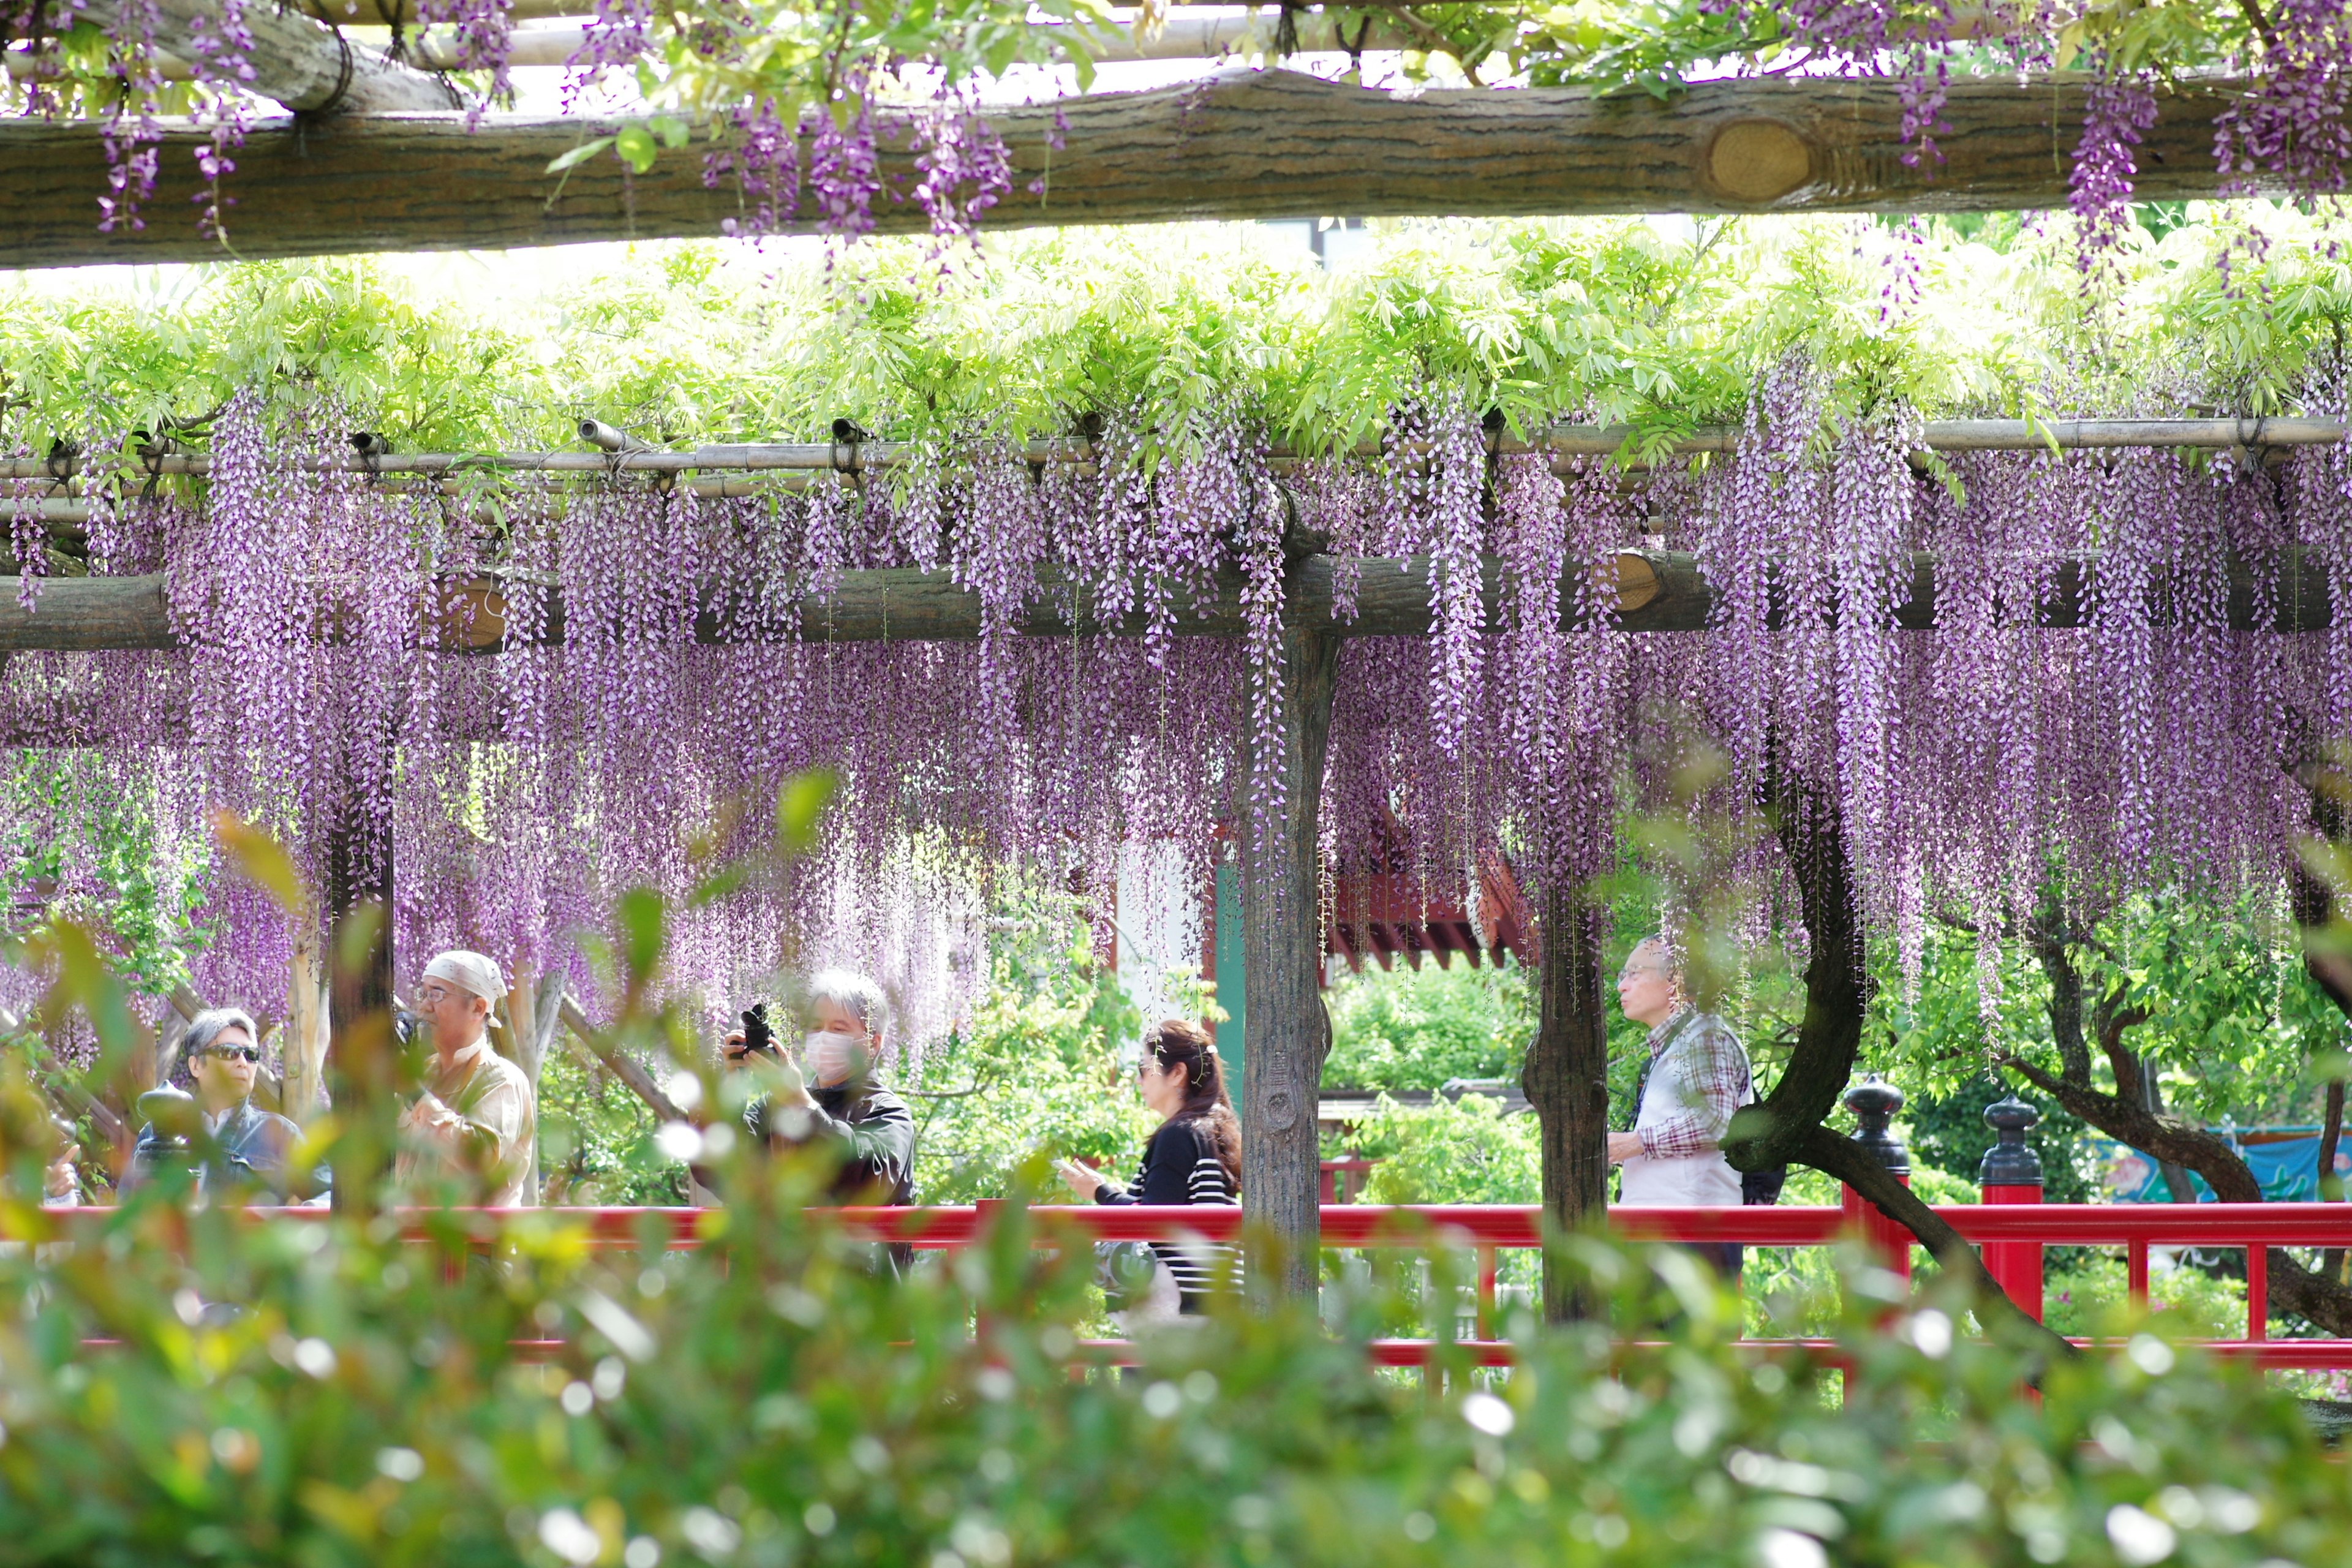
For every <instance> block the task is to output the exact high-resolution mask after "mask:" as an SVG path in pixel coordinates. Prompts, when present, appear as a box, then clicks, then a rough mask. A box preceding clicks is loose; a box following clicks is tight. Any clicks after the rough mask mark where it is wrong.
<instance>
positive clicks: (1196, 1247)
mask: <svg viewBox="0 0 2352 1568" xmlns="http://www.w3.org/2000/svg"><path fill="white" fill-rule="evenodd" d="M1135 1079H1136V1085H1137V1087H1138V1088H1139V1089H1141V1090H1142V1093H1143V1103H1144V1104H1145V1105H1147V1106H1149V1107H1150V1108H1151V1109H1152V1110H1155V1111H1157V1112H1159V1113H1160V1116H1161V1117H1162V1118H1163V1120H1162V1121H1160V1130H1159V1131H1156V1132H1154V1133H1152V1135H1151V1142H1150V1143H1149V1144H1148V1145H1146V1146H1145V1148H1144V1151H1143V1167H1142V1169H1141V1170H1139V1171H1138V1172H1137V1173H1136V1175H1135V1184H1134V1185H1133V1186H1132V1187H1121V1186H1120V1185H1119V1184H1118V1183H1116V1182H1112V1181H1108V1180H1106V1179H1105V1178H1104V1177H1103V1176H1102V1175H1101V1174H1100V1173H1098V1172H1096V1171H1092V1170H1089V1169H1087V1167H1086V1166H1084V1165H1081V1164H1079V1163H1076V1161H1072V1160H1065V1161H1063V1162H1062V1164H1061V1174H1062V1180H1063V1181H1065V1182H1066V1183H1068V1184H1069V1187H1070V1190H1071V1191H1072V1192H1073V1193H1076V1194H1077V1195H1078V1196H1079V1197H1080V1198H1081V1199H1091V1200H1092V1201H1094V1202H1096V1203H1098V1204H1151V1205H1162V1204H1164V1205H1192V1204H1216V1205H1225V1206H1231V1205H1234V1204H1237V1203H1239V1202H1240V1201H1241V1192H1242V1124H1241V1119H1240V1118H1238V1117H1236V1116H1235V1115H1234V1102H1233V1100H1231V1099H1229V1098H1228V1097H1227V1096H1226V1093H1225V1069H1224V1064H1223V1062H1222V1061H1221V1060H1219V1059H1218V1057H1217V1047H1216V1044H1215V1042H1213V1041H1212V1040H1211V1039H1210V1038H1209V1036H1208V1033H1207V1031H1205V1030H1203V1029H1202V1027H1201V1026H1199V1025H1197V1024H1192V1023H1187V1022H1185V1021H1184V1020H1183V1019H1181V1018H1171V1019H1169V1020H1168V1021H1167V1022H1166V1023H1163V1024H1161V1025H1160V1026H1159V1027H1158V1028H1156V1029H1154V1030H1152V1031H1151V1032H1150V1034H1148V1035H1146V1036H1145V1037H1144V1038H1143V1055H1142V1058H1141V1059H1139V1061H1138V1062H1137V1063H1136V1067H1135ZM1151 1250H1152V1251H1153V1252H1154V1253H1155V1254H1157V1255H1158V1257H1159V1259H1160V1263H1161V1265H1163V1268H1162V1269H1161V1270H1160V1273H1161V1274H1163V1275H1164V1276H1166V1278H1164V1279H1159V1280H1157V1281H1156V1283H1157V1284H1158V1285H1159V1286H1160V1287H1161V1289H1160V1290H1159V1291H1158V1292H1157V1294H1159V1295H1160V1296H1161V1297H1162V1298H1164V1297H1165V1296H1166V1295H1167V1294H1168V1293H1169V1292H1168V1290H1167V1289H1166V1288H1167V1287H1168V1286H1170V1285H1171V1284H1172V1287H1173V1294H1174V1295H1175V1297H1176V1310H1177V1312H1178V1313H1180V1314H1182V1315H1187V1316H1190V1315H1194V1314H1197V1313H1199V1312H1200V1311H1201V1310H1202V1308H1203V1306H1204V1304H1205V1301H1206V1299H1207V1297H1208V1296H1209V1294H1210V1293H1211V1292H1213V1291H1214V1290H1217V1289H1223V1288H1226V1287H1229V1286H1230V1285H1231V1284H1232V1283H1233V1278H1234V1258H1235V1253H1234V1248H1232V1247H1216V1246H1211V1245H1208V1244H1206V1243H1201V1242H1154V1243H1152V1244H1151ZM1163 1315H1165V1309H1164V1306H1163V1307H1162V1308H1161V1310H1159V1311H1152V1310H1140V1311H1139V1310H1136V1309H1130V1310H1129V1317H1137V1316H1141V1317H1146V1318H1150V1317H1159V1316H1163Z"/></svg>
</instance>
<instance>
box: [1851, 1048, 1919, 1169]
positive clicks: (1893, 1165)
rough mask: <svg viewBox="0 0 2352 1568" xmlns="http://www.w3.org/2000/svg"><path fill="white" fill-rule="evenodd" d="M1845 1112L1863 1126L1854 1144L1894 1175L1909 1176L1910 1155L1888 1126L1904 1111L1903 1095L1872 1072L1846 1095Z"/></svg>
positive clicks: (1855, 1136) (1857, 1133) (1855, 1134)
mask: <svg viewBox="0 0 2352 1568" xmlns="http://www.w3.org/2000/svg"><path fill="white" fill-rule="evenodd" d="M1845 1108H1846V1109H1847V1110H1851V1111H1853V1119H1854V1120H1855V1121H1858V1122H1860V1123H1861V1124H1862V1125H1861V1128H1860V1129H1859V1130H1858V1131H1856V1132H1855V1133H1854V1135H1853V1141H1854V1142H1857V1143H1859V1144H1861V1145H1862V1146H1863V1147H1864V1149H1867V1150H1869V1151H1870V1154H1871V1157H1872V1158H1873V1159H1874V1160H1876V1161H1877V1162H1878V1163H1880V1164H1882V1165H1884V1166H1885V1167H1886V1168H1887V1169H1888V1170H1889V1171H1892V1172H1893V1173H1895V1174H1896V1175H1898V1176H1907V1175H1909V1174H1910V1173H1911V1151H1910V1150H1908V1149H1906V1148H1905V1147H1904V1146H1903V1141H1902V1140H1901V1139H1899V1138H1897V1137H1895V1134H1894V1133H1893V1132H1892V1131H1889V1130H1888V1125H1887V1124H1888V1123H1889V1122H1891V1121H1894V1120H1895V1112H1896V1111H1898V1110H1902V1109H1903V1091H1902V1090H1901V1089H1897V1088H1895V1086H1894V1085H1893V1084H1891V1083H1888V1082H1887V1081H1886V1080H1885V1079H1882V1078H1880V1077H1879V1076H1878V1075H1877V1074H1876V1073H1864V1075H1863V1079H1862V1081H1861V1082H1860V1083H1858V1084H1855V1085H1854V1086H1853V1088H1852V1089H1847V1090H1846V1091H1845Z"/></svg>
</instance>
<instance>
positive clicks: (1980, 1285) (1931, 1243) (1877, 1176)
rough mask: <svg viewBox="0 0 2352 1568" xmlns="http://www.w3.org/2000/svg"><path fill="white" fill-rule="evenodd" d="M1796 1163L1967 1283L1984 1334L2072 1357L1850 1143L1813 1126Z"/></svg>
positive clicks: (1935, 1218) (1970, 1251) (1955, 1236)
mask: <svg viewBox="0 0 2352 1568" xmlns="http://www.w3.org/2000/svg"><path fill="white" fill-rule="evenodd" d="M1798 1157H1799V1158H1800V1159H1801V1160H1802V1161H1803V1162H1804V1163H1806V1164H1808V1165H1811V1166H1812V1167H1813V1168H1814V1169H1815V1170H1817V1171H1822V1172H1826V1173H1828V1174H1830V1175H1832V1176H1835V1177H1836V1178H1837V1179H1838V1180H1839V1181H1841V1182H1843V1183H1844V1184H1846V1185H1847V1186H1849V1187H1852V1188H1853V1190H1854V1191H1855V1192H1857V1193H1859V1194H1862V1195H1863V1197H1864V1199H1865V1200H1867V1201H1868V1202H1869V1204H1870V1205H1871V1207H1873V1208H1874V1209H1876V1210H1877V1211H1878V1212H1879V1213H1880V1214H1883V1215H1885V1216H1886V1217H1887V1218H1888V1219H1891V1220H1893V1221H1894V1222H1895V1224H1897V1225H1899V1226H1902V1227H1903V1228H1904V1229H1906V1230H1907V1231H1909V1232H1910V1233H1911V1234H1912V1235H1913V1236H1915V1237H1918V1238H1919V1244H1920V1245H1921V1246H1922V1247H1926V1248H1927V1251H1928V1253H1929V1255H1930V1256H1932V1257H1933V1258H1935V1259H1936V1262H1937V1264H1938V1265H1939V1266H1940V1267H1941V1268H1943V1270H1944V1272H1945V1273H1946V1274H1948V1275H1950V1276H1951V1277H1952V1278H1954V1279H1960V1280H1964V1281H1966V1282H1967V1283H1968V1285H1969V1290H1970V1293H1971V1295H1972V1296H1973V1297H1974V1300H1973V1303H1972V1306H1973V1309H1974V1310H1975V1312H1976V1315H1977V1321H1978V1322H1979V1324H1981V1325H1982V1326H1983V1328H1984V1330H1985V1331H1986V1332H1987V1333H1989V1334H1991V1335H1993V1336H1994V1337H1995V1338H1997V1339H2005V1340H2010V1341H2012V1342H2026V1343H2030V1344H2032V1347H2033V1348H2034V1349H2035V1350H2036V1351H2038V1352H2042V1353H2043V1354H2044V1355H2073V1354H2074V1346H2073V1345H2071V1344H2068V1343H2067V1342H2066V1341H2065V1340H2064V1339H2063V1337H2062V1336H2060V1335H2059V1334H2058V1333H2057V1332H2056V1331H2053V1330H2052V1329H2051V1328H2049V1327H2048V1326H2047V1325H2045V1324H2042V1323H2038V1322H2036V1321H2033V1319H2032V1318H2031V1317H2030V1316H2028V1315H2027V1313H2026V1311H2025V1309H2024V1308H2022V1307H2020V1306H2019V1305H2018V1304H2017V1303H2016V1302H2014V1301H2012V1300H2010V1299H2009V1292H2008V1291H2006V1290H2003V1289H2001V1288H2000V1281H1999V1280H1997V1279H1994V1278H1993V1277H1992V1272H1991V1270H1990V1269H1988V1268H1986V1267H1985V1265H1984V1259H1983V1258H1980V1257H1979V1256H1978V1254H1977V1249H1976V1248H1975V1247H1971V1246H1969V1243H1968V1240H1967V1238H1965V1237H1962V1236H1961V1235H1960V1233H1959V1232H1958V1231H1957V1230H1955V1229H1953V1228H1952V1226H1951V1224H1950V1222H1948V1220H1946V1219H1945V1218H1944V1217H1943V1215H1939V1214H1937V1212H1936V1211H1935V1210H1934V1209H1932V1208H1929V1207H1928V1206H1927V1204H1925V1203H1924V1202H1922V1201H1921V1200H1920V1198H1919V1196H1918V1194H1916V1193H1914V1192H1913V1191H1912V1190H1911V1189H1910V1188H1909V1187H1906V1186H1905V1185H1904V1184H1902V1183H1901V1182H1899V1181H1897V1180H1895V1176H1894V1173H1892V1172H1890V1171H1888V1170H1887V1169H1886V1167H1885V1166H1884V1165H1882V1164H1880V1163H1878V1162H1877V1161H1876V1160H1875V1159H1874V1158H1872V1157H1871V1155H1870V1153H1869V1152H1867V1151H1866V1150H1864V1148H1863V1147H1862V1146H1861V1145H1860V1144H1858V1143H1856V1142H1853V1140H1852V1139H1851V1138H1843V1137H1840V1136H1839V1135H1838V1134H1837V1133H1835V1132H1833V1131H1831V1130H1830V1129H1829V1128H1827V1127H1820V1126H1816V1127H1813V1128H1811V1130H1809V1131H1807V1132H1806V1134H1805V1136H1804V1138H1803V1140H1802V1142H1801V1147H1800V1152H1799V1155H1798Z"/></svg>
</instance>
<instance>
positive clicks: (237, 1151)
mask: <svg viewBox="0 0 2352 1568" xmlns="http://www.w3.org/2000/svg"><path fill="white" fill-rule="evenodd" d="M260 1035H261V1031H260V1030H259V1029H257V1028H256V1027H255V1026H254V1022H253V1018H252V1016H251V1015H249V1014H247V1012H245V1011H244V1009H242V1008H238V1007H214V1008H210V1009H208V1010H207V1011H205V1012H202V1013H199V1014H197V1015H196V1016H195V1018H194V1021H193V1022H191V1023H190V1024H189V1025H188V1032H187V1035H186V1036H185V1037H184V1038H183V1040H182V1041H181V1046H180V1058H181V1060H183V1061H184V1062H185V1063H187V1067H188V1078H189V1080H190V1081H191V1082H193V1083H194V1085H195V1095H194V1100H193V1102H191V1101H190V1100H188V1099H187V1097H185V1096H184V1095H182V1094H180V1093H179V1092H178V1091H177V1090H172V1091H169V1092H168V1093H167V1094H165V1095H162V1096H157V1095H142V1096H141V1097H140V1098H141V1100H142V1101H152V1102H153V1103H154V1104H155V1105H156V1106H158V1107H162V1106H165V1105H167V1104H168V1103H169V1102H170V1101H173V1100H177V1101H178V1102H179V1105H178V1108H177V1111H176V1113H175V1114H171V1115H164V1114H158V1115H157V1117H156V1120H155V1121H151V1122H150V1123H149V1124H148V1125H147V1126H146V1127H144V1128H142V1130H141V1131H140V1133H139V1144H138V1147H137V1148H136V1149H134V1150H132V1151H131V1168H130V1170H128V1171H127V1172H125V1173H123V1178H122V1189H123V1191H125V1192H129V1191H130V1190H131V1189H132V1188H133V1187H136V1186H139V1185H140V1184H142V1183H145V1182H148V1181H152V1180H153V1179H154V1176H155V1173H156V1172H157V1171H158V1170H159V1169H162V1168H163V1167H164V1166H167V1165H176V1164H194V1166H195V1167H196V1170H197V1173H198V1174H197V1184H198V1189H199V1190H200V1191H202V1192H204V1193H205V1194H207V1195H208V1196H211V1197H214V1198H217V1197H219V1196H220V1195H221V1194H223V1193H224V1192H225V1191H227V1190H229V1189H233V1188H243V1189H246V1190H247V1191H248V1192H250V1193H251V1194H252V1195H253V1197H254V1198H256V1199H257V1200H267V1199H271V1198H275V1199H278V1200H281V1201H282V1200H285V1199H288V1198H295V1199H302V1198H308V1197H310V1196H312V1195H313V1194H316V1193H318V1192H320V1191H323V1190H324V1188H325V1187H326V1184H327V1173H326V1170H325V1168H324V1167H323V1166H321V1167H319V1168H316V1169H310V1170H303V1171H299V1172H297V1171H295V1170H293V1169H292V1168H291V1163H290V1161H289V1155H290V1154H291V1153H292V1152H293V1150H294V1147H295V1145H296V1144H298V1143H299V1142H301V1141H302V1130H301V1129H300V1128H299V1127H297V1126H296V1125H294V1123H293V1122H291V1121H288V1120H287V1119H286V1118H285V1117H283V1116H279V1115H277V1114H276V1113H274V1112H272V1111H268V1110H260V1109H259V1108H257V1106H255V1105H254V1103H253V1085H254V1080H255V1079H257V1078H259V1077H260V1076H261V1047H260V1046H259V1045H258V1044H257V1043H256V1042H257V1040H258V1039H259V1038H260Z"/></svg>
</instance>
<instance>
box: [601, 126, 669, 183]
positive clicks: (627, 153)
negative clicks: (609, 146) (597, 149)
mask: <svg viewBox="0 0 2352 1568" xmlns="http://www.w3.org/2000/svg"><path fill="white" fill-rule="evenodd" d="M613 150H614V152H615V153H619V154H620V155H621V161H622V162H623V163H626V164H628V166H629V167H630V168H632V169H634V170H635V171H636V172H637V173H638V174H645V173H646V172H647V171H648V170H650V169H651V168H652V167H653V166H654V160H655V159H656V158H658V157H659V156H661V144H660V143H659V142H656V141H655V140H654V133H653V132H652V131H651V130H649V129H647V128H646V126H645V125H643V124H633V125H624V126H623V127H621V131H620V134H619V135H617V136H615V137H614V138H613Z"/></svg>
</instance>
